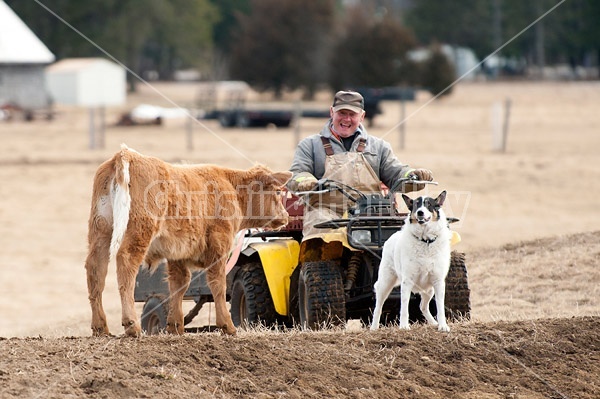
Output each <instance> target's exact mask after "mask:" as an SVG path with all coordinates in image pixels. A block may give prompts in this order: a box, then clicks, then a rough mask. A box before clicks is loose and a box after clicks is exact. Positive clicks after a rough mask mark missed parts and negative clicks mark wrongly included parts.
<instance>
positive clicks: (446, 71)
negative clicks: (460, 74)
mask: <svg viewBox="0 0 600 399" xmlns="http://www.w3.org/2000/svg"><path fill="white" fill-rule="evenodd" d="M419 67H420V72H421V73H420V84H421V87H423V88H424V89H426V90H428V91H429V92H431V94H433V95H434V96H437V95H438V94H440V95H444V96H445V95H448V94H450V93H452V86H450V85H451V84H452V83H453V82H454V81H455V79H456V71H455V70H454V66H452V64H451V63H450V61H449V60H448V58H447V57H446V55H445V54H444V53H443V52H442V50H441V48H440V46H439V45H438V44H433V45H432V46H431V55H430V56H429V58H427V59H426V60H425V61H423V63H422V64H421V65H420V66H419Z"/></svg>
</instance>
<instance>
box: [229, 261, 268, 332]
mask: <svg viewBox="0 0 600 399" xmlns="http://www.w3.org/2000/svg"><path fill="white" fill-rule="evenodd" d="M230 304H231V310H230V312H231V318H232V320H233V324H234V325H235V326H236V327H239V326H242V327H248V326H256V325H259V324H263V325H265V326H267V327H269V326H271V325H273V324H276V323H277V314H276V312H275V306H274V305H273V299H272V298H271V293H270V291H269V284H268V283H267V278H266V277H265V273H264V271H263V268H262V265H261V264H260V263H258V262H256V263H248V264H245V265H243V266H241V268H240V270H239V271H238V273H237V274H236V276H235V277H234V280H233V284H232V286H231V300H230Z"/></svg>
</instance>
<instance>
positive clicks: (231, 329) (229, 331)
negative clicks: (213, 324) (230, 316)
mask: <svg viewBox="0 0 600 399" xmlns="http://www.w3.org/2000/svg"><path fill="white" fill-rule="evenodd" d="M219 329H220V330H221V332H222V333H223V334H227V335H236V333H237V330H236V329H235V327H234V326H233V325H231V326H228V325H224V326H221V327H219Z"/></svg>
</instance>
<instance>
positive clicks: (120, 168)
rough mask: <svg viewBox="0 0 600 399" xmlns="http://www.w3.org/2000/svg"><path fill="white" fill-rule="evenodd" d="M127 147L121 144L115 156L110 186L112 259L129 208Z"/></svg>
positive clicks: (119, 240) (125, 222)
mask: <svg viewBox="0 0 600 399" xmlns="http://www.w3.org/2000/svg"><path fill="white" fill-rule="evenodd" d="M128 150H129V149H128V148H127V146H126V145H125V144H121V152H120V153H119V155H118V156H116V157H115V164H114V167H115V177H114V180H113V183H112V185H111V187H110V197H111V201H112V212H113V215H112V216H113V232H112V238H111V240H110V258H111V259H112V258H113V257H114V256H115V255H116V254H117V251H118V250H119V247H120V246H121V243H122V242H123V237H124V236H125V231H126V230H127V223H129V210H130V209H131V196H130V195H129V181H130V176H129V159H130V157H129V151H128Z"/></svg>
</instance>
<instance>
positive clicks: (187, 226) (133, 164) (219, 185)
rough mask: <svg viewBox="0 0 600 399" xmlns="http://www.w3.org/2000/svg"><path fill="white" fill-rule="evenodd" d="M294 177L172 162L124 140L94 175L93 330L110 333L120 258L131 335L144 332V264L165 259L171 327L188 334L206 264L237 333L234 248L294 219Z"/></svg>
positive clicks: (221, 322)
mask: <svg viewBox="0 0 600 399" xmlns="http://www.w3.org/2000/svg"><path fill="white" fill-rule="evenodd" d="M291 175H292V174H291V173H290V172H278V173H274V172H271V171H270V170H269V169H268V168H266V167H264V166H255V167H253V168H251V169H249V170H247V171H244V170H235V169H226V168H222V167H218V166H214V165H171V164H168V163H165V162H163V161H161V160H160V159H157V158H153V157H148V156H144V155H141V154H139V153H138V152H136V151H134V150H131V149H129V148H127V146H125V145H122V146H121V151H119V152H118V153H116V154H115V155H114V156H113V157H112V158H111V159H109V160H108V161H106V162H104V163H103V164H102V165H100V167H99V168H98V170H97V171H96V176H95V177H94V191H93V196H92V207H91V212H90V219H89V232H88V243H89V253H88V256H87V260H86V262H85V268H86V271H87V284H88V292H89V299H90V304H91V307H92V332H93V335H95V336H101V335H109V334H110V333H109V331H108V325H107V323H106V314H105V313H104V309H103V307H102V292H103V291H104V285H105V280H106V273H107V269H108V263H109V260H110V259H111V258H112V257H113V256H115V255H116V261H117V281H118V284H119V293H120V295H121V306H122V324H123V327H124V328H125V334H126V335H129V336H139V335H140V332H141V330H140V324H139V323H138V320H137V317H136V315H135V309H134V295H133V293H134V288H135V287H134V285H135V277H136V275H137V271H138V268H139V266H140V264H142V263H143V264H146V265H148V266H149V267H150V268H151V269H152V268H153V267H156V266H157V265H158V264H159V263H160V262H161V261H162V260H163V259H166V260H167V265H168V266H167V269H168V281H169V290H170V293H171V298H170V301H169V315H168V318H167V331H168V332H170V333H175V334H183V310H182V300H183V295H184V293H185V291H186V290H187V288H188V286H189V284H190V277H191V272H190V269H204V270H205V271H206V273H207V281H208V285H209V287H210V290H211V292H212V294H213V297H214V301H215V309H216V317H217V319H216V323H217V326H218V327H220V328H221V329H222V330H223V331H224V332H226V333H227V334H235V327H234V326H233V323H232V321H231V316H230V315H229V312H228V311H227V308H226V298H225V294H226V278H225V263H226V260H227V255H228V252H229V250H230V248H231V246H232V243H233V239H234V235H235V233H236V232H237V231H239V230H242V229H247V228H259V227H262V228H268V229H277V228H280V227H282V226H284V225H285V224H287V221H288V214H287V212H286V210H285V208H284V207H283V205H282V202H281V197H280V195H279V190H280V189H281V188H282V186H283V185H284V184H285V183H286V182H287V181H288V180H289V179H290V177H291Z"/></svg>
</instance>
